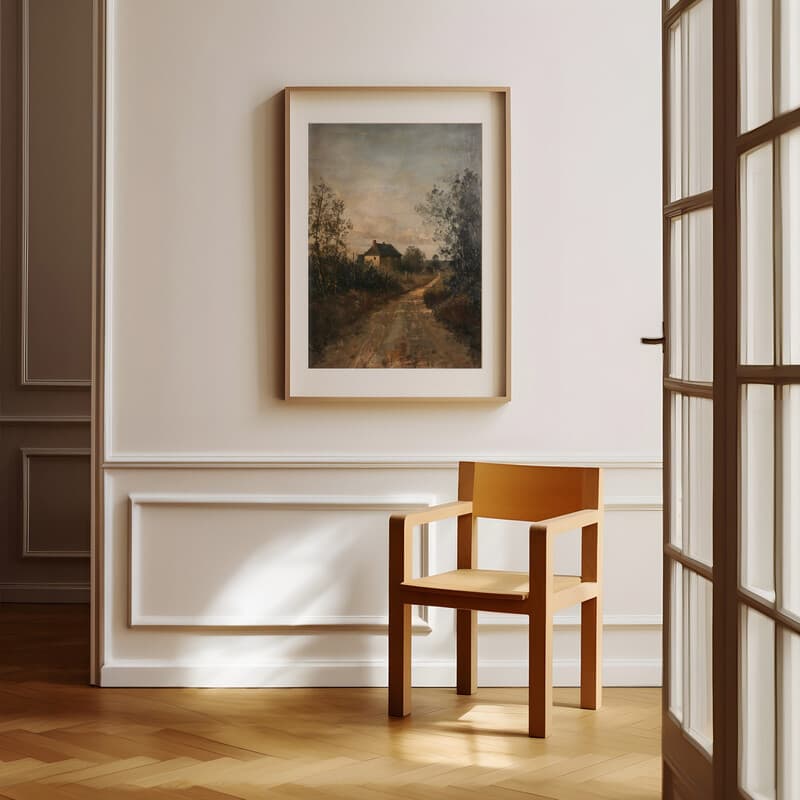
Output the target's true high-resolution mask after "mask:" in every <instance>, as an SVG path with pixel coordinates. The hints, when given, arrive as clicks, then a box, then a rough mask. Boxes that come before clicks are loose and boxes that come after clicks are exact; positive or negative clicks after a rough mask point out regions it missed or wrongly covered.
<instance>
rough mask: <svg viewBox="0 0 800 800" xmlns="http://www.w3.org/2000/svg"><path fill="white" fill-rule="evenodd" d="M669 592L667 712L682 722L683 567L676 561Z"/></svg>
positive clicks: (673, 565)
mask: <svg viewBox="0 0 800 800" xmlns="http://www.w3.org/2000/svg"><path fill="white" fill-rule="evenodd" d="M669 592H670V595H669V597H670V601H669V615H670V624H669V640H670V641H669V653H670V657H669V710H670V711H671V712H672V713H673V714H674V715H675V716H676V717H677V719H678V720H680V721H683V566H682V565H681V564H679V563H678V562H677V561H673V562H672V574H671V577H670V587H669Z"/></svg>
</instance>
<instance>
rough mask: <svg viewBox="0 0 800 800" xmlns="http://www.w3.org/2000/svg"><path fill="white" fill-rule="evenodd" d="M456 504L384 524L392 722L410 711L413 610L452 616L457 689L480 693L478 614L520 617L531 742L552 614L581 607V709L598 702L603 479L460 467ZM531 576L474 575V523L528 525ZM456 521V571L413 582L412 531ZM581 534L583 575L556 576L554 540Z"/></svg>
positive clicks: (537, 732) (543, 699)
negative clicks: (524, 621)
mask: <svg viewBox="0 0 800 800" xmlns="http://www.w3.org/2000/svg"><path fill="white" fill-rule="evenodd" d="M459 498H460V499H459V500H458V501H457V502H453V503H445V504H444V505H439V506H434V507H432V508H427V509H424V510H422V511H417V512H413V513H410V514H404V515H393V516H392V517H391V519H390V520H389V714H390V715H391V716H394V717H404V716H406V715H408V714H409V713H411V606H412V605H428V606H442V607H446V608H455V609H457V611H456V687H457V692H458V693H459V694H473V693H474V692H475V690H476V687H477V639H476V635H477V612H478V611H495V612H504V613H512V614H526V615H527V616H528V619H529V622H530V628H529V634H528V660H529V664H528V679H529V680H528V686H529V689H528V691H529V695H528V735H529V736H535V737H545V736H547V734H548V729H549V726H550V719H551V710H552V684H553V615H554V613H555V612H556V611H559V610H560V609H562V608H566V607H567V606H571V605H574V604H576V603H580V604H581V693H580V704H581V708H589V709H596V708H599V707H600V704H601V694H602V688H601V686H602V684H601V654H602V592H601V587H602V577H601V573H602V525H603V511H602V475H601V470H599V469H597V468H586V467H528V466H517V465H508V464H475V463H472V462H462V463H460V464H459ZM553 510H555V511H556V513H555V514H554V515H553V516H549V515H548V518H545V519H540V520H539V521H537V522H533V523H532V524H531V526H530V533H529V536H530V546H529V570H528V573H527V574H526V573H515V572H495V571H490V570H479V569H475V565H476V560H477V536H476V533H475V528H476V521H477V519H478V518H480V517H490V518H495V519H511V520H526V521H531V520H532V519H536V518H537V516H538V514H537V513H536V512H539V511H545V512H548V511H550V512H552V511H553ZM454 517H455V518H457V520H458V545H457V546H458V555H457V569H456V570H455V571H453V572H448V573H443V574H441V575H433V576H428V577H425V578H416V579H415V578H413V576H412V566H411V565H412V534H413V530H414V527H415V526H417V525H421V524H425V523H429V522H436V521H439V520H444V519H449V518H454ZM577 528H580V529H581V574H580V576H564V575H554V574H553V542H554V539H555V537H556V536H557V535H558V534H560V533H564V532H566V531H570V530H575V529H577Z"/></svg>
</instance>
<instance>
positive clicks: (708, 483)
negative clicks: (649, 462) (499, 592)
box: [663, 0, 800, 800]
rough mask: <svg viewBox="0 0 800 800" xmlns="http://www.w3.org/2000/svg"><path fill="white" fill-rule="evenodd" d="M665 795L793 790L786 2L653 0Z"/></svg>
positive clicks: (782, 797)
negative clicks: (658, 21)
mask: <svg viewBox="0 0 800 800" xmlns="http://www.w3.org/2000/svg"><path fill="white" fill-rule="evenodd" d="M663 2H664V5H663V90H664V311H665V317H664V319H665V359H664V454H665V463H664V467H665V469H664V498H665V504H664V505H665V523H664V719H663V758H664V781H663V788H664V791H663V794H664V797H665V798H668V800H669V799H670V798H682V799H683V800H695V798H698V799H700V798H703V799H704V798H717V799H722V798H724V800H731V799H732V798H740V799H743V798H749V799H750V800H797V798H800V0H663Z"/></svg>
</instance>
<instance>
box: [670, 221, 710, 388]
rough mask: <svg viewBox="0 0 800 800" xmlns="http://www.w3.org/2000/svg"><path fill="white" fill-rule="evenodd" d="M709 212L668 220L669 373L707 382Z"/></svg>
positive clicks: (708, 379) (708, 343)
mask: <svg viewBox="0 0 800 800" xmlns="http://www.w3.org/2000/svg"><path fill="white" fill-rule="evenodd" d="M713 226H714V217H713V212H712V210H711V209H710V208H704V209H701V210H700V211H692V212H690V213H689V214H683V215H682V216H680V217H677V218H676V219H674V220H673V221H672V226H671V234H670V374H671V375H672V376H673V377H675V378H683V379H684V380H690V381H711V380H712V378H713V371H714V331H713V328H714V326H713V321H714V316H713V315H714V297H713V269H714V261H713V234H714V229H713Z"/></svg>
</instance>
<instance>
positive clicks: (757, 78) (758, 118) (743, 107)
mask: <svg viewBox="0 0 800 800" xmlns="http://www.w3.org/2000/svg"><path fill="white" fill-rule="evenodd" d="M739 110H740V120H739V127H740V128H741V130H742V131H749V130H751V129H752V128H756V127H758V126H759V125H762V124H763V123H765V122H767V121H769V120H770V119H772V3H771V2H770V1H769V0H739Z"/></svg>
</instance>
